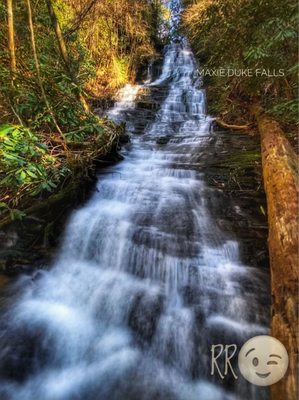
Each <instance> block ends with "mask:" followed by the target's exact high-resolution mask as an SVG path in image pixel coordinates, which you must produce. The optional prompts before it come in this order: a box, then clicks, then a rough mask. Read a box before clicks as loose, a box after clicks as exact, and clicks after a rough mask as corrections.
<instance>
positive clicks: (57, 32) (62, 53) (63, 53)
mask: <svg viewBox="0 0 299 400" xmlns="http://www.w3.org/2000/svg"><path fill="white" fill-rule="evenodd" d="M46 3H47V7H48V11H49V14H50V18H51V23H52V26H53V29H54V32H55V35H56V39H57V43H58V48H59V52H60V56H61V58H62V61H63V64H64V67H65V69H66V71H67V74H68V75H69V77H70V78H71V80H72V81H73V82H74V83H75V84H77V80H76V77H75V75H74V74H73V71H72V67H71V62H70V59H69V55H68V51H67V48H66V45H65V41H64V37H63V34H62V32H61V28H60V25H59V22H58V19H57V17H56V14H55V11H54V8H53V6H52V1H51V0H46ZM77 97H78V100H79V101H80V103H81V105H82V107H83V108H84V110H85V111H89V107H88V105H87V103H86V101H85V99H84V97H83V95H82V94H81V93H79V94H78V96H77Z"/></svg>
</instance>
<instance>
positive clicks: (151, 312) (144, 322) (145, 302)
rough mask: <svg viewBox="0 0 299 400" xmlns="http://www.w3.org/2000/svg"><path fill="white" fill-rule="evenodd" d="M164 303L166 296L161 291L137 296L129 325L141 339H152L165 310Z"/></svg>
mask: <svg viewBox="0 0 299 400" xmlns="http://www.w3.org/2000/svg"><path fill="white" fill-rule="evenodd" d="M163 303H164V297H163V295H162V294H161V293H155V294H150V293H145V294H140V295H138V296H137V297H136V300H135V301H134V303H133V306H132V311H131V313H130V315H129V326H130V327H131V329H133V331H135V332H136V334H137V336H138V337H139V339H142V340H144V341H150V340H151V339H152V337H153V335H154V333H155V330H156V326H157V322H158V319H159V317H160V315H161V312H162V310H163Z"/></svg>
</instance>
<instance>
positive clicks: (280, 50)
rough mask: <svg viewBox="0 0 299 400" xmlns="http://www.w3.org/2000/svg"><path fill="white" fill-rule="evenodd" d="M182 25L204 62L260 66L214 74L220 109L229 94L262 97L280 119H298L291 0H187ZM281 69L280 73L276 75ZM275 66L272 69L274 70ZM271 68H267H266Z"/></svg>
mask: <svg viewBox="0 0 299 400" xmlns="http://www.w3.org/2000/svg"><path fill="white" fill-rule="evenodd" d="M184 3H185V5H186V9H185V11H184V14H183V27H184V30H185V32H186V33H187V35H188V36H189V38H190V40H191V44H192V47H193V48H194V50H195V52H196V54H197V56H198V58H199V60H200V61H201V63H202V65H201V66H202V67H204V68H209V69H218V68H224V69H227V68H233V69H239V70H242V69H243V70H246V69H251V70H253V71H255V70H257V69H264V70H265V71H267V73H266V74H263V75H260V74H255V73H253V76H252V77H250V78H248V77H238V76H233V77H212V78H211V79H210V81H209V84H210V86H211V87H212V93H213V97H214V98H215V99H216V100H217V102H219V99H220V106H221V108H222V111H223V110H224V109H227V108H230V104H232V102H229V101H228V100H234V102H236V100H240V101H241V102H243V103H244V101H245V102H248V101H250V99H252V98H254V97H255V98H260V99H261V101H262V103H263V104H264V106H265V108H267V109H268V110H272V111H273V112H274V113H275V115H276V116H279V118H280V119H281V120H282V121H283V122H293V123H294V122H296V119H297V116H295V113H294V109H295V99H296V97H297V89H298V83H297V73H296V64H297V63H298V60H297V54H298V43H297V38H298V33H297V20H298V8H297V2H296V1H295V0H286V1H284V2H282V1H281V0H272V1H266V0H238V1H236V0H226V1H223V0H196V1H192V2H191V1H189V0H185V2H184ZM279 70H283V71H284V76H274V75H277V72H278V71H279ZM274 71H276V74H273V72H274ZM268 72H269V73H268Z"/></svg>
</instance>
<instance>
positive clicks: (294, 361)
mask: <svg viewBox="0 0 299 400" xmlns="http://www.w3.org/2000/svg"><path fill="white" fill-rule="evenodd" d="M252 111H253V113H254V115H255V117H256V120H257V124H258V129H259V133H260V136H261V151H262V167H263V178H264V187H265V192H266V196H267V208H268V225H269V237H268V245H269V255H270V268H271V291H272V320H271V335H272V336H274V337H276V338H277V339H278V340H280V341H281V342H282V343H283V344H284V345H285V347H286V349H287V351H288V354H289V368H288V371H287V374H286V376H285V377H284V378H283V379H282V380H281V381H279V382H277V383H276V384H274V385H272V386H271V398H272V400H281V399H288V400H296V399H297V397H298V392H297V391H298V386H297V376H298V313H297V310H298V260H299V259H298V219H297V215H298V159H297V156H296V154H295V152H294V150H293V148H292V147H291V145H290V143H289V142H288V140H287V139H286V137H285V135H284V133H283V132H282V130H281V128H280V126H279V125H278V123H277V122H276V121H274V120H272V119H271V118H270V117H269V116H268V115H266V114H265V113H264V112H263V110H262V108H261V107H260V106H259V105H255V106H254V107H253V108H252Z"/></svg>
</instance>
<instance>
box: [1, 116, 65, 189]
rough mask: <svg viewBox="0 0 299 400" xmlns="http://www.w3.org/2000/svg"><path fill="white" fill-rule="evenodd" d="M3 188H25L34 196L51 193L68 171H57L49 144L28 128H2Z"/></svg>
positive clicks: (11, 126) (12, 126) (59, 169)
mask: <svg viewBox="0 0 299 400" xmlns="http://www.w3.org/2000/svg"><path fill="white" fill-rule="evenodd" d="M0 156H1V161H0V178H1V181H0V185H1V186H2V187H8V188H10V189H11V188H14V187H15V188H18V189H25V191H28V192H30V194H31V195H36V194H38V193H39V192H41V191H42V190H47V191H49V192H51V191H52V190H53V189H55V188H56V186H57V183H58V182H59V180H60V178H61V176H64V175H65V174H66V172H68V170H67V169H66V168H57V163H56V160H55V157H53V156H51V155H50V154H49V152H48V148H47V146H46V145H45V144H43V143H41V142H40V141H39V139H38V138H37V136H36V135H34V134H33V133H32V132H31V131H30V130H29V129H28V128H24V127H22V126H17V125H9V124H7V125H2V126H0Z"/></svg>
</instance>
